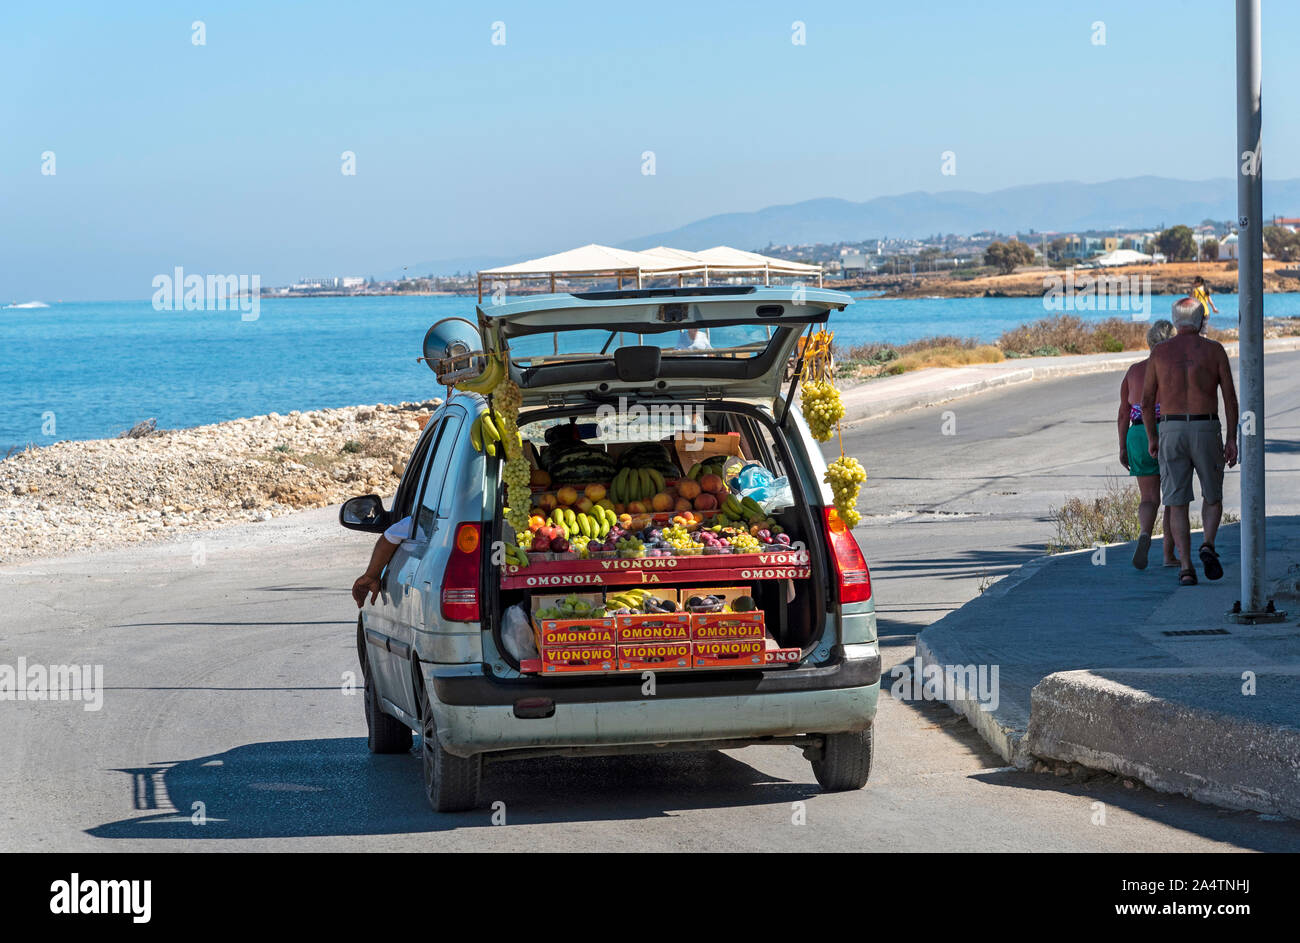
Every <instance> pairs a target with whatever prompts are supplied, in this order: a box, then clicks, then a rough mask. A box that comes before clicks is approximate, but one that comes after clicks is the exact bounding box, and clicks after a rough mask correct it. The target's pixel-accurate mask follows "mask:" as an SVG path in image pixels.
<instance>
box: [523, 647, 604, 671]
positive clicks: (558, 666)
mask: <svg viewBox="0 0 1300 943" xmlns="http://www.w3.org/2000/svg"><path fill="white" fill-rule="evenodd" d="M541 660H542V674H544V675H549V674H604V673H605V672H607V671H617V670H618V646H616V645H578V646H571V647H562V648H544V649H542V659H541Z"/></svg>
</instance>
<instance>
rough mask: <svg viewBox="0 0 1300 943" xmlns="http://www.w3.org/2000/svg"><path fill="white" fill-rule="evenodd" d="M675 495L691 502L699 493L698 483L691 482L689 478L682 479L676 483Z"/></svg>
mask: <svg viewBox="0 0 1300 943" xmlns="http://www.w3.org/2000/svg"><path fill="white" fill-rule="evenodd" d="M677 493H678V495H680V496H681V497H683V498H686V499H687V500H688V501H689V500H692V499H693V498H694V497H695V496H696V495H698V494H699V493H700V485H699V482H695V481H691V479H689V478H683V479H682V480H681V481H679V482H677Z"/></svg>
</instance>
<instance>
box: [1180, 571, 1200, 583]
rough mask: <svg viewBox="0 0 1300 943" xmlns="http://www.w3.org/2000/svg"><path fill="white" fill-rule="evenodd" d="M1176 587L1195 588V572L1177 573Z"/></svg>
mask: <svg viewBox="0 0 1300 943" xmlns="http://www.w3.org/2000/svg"><path fill="white" fill-rule="evenodd" d="M1178 585H1179V586H1195V585H1196V571H1195V570H1181V571H1179V573H1178Z"/></svg>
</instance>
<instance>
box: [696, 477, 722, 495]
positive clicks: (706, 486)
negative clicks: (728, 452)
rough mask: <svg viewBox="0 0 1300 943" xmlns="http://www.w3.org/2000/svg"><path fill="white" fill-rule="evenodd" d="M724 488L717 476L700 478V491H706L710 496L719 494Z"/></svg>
mask: <svg viewBox="0 0 1300 943" xmlns="http://www.w3.org/2000/svg"><path fill="white" fill-rule="evenodd" d="M726 487H727V486H726V485H725V484H724V483H723V481H722V479H721V478H719V477H718V476H717V475H701V476H700V489H701V490H703V491H707V492H709V493H710V494H719V493H720V492H722V491H724V490H726Z"/></svg>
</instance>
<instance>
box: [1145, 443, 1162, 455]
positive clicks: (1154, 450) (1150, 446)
mask: <svg viewBox="0 0 1300 943" xmlns="http://www.w3.org/2000/svg"><path fill="white" fill-rule="evenodd" d="M1147 451H1148V452H1150V453H1151V457H1152V458H1154V459H1159V458H1160V440H1159V439H1152V440H1150V442H1148V443H1147Z"/></svg>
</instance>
